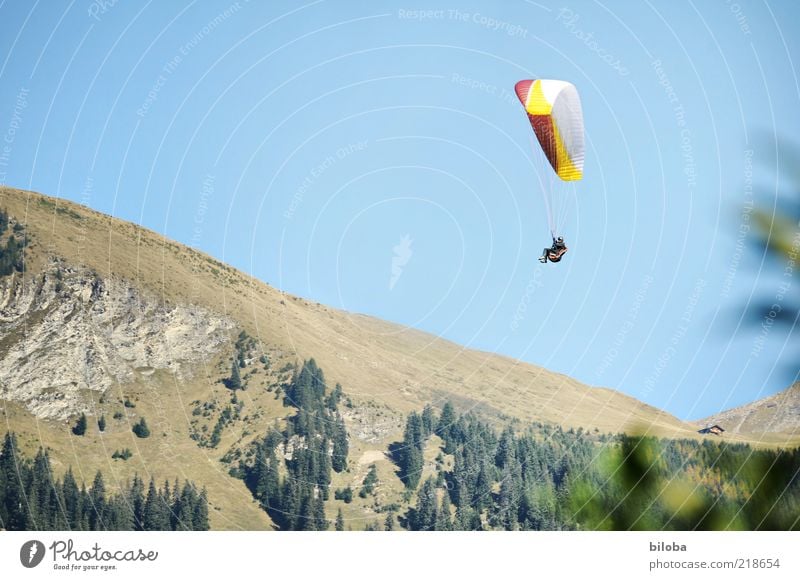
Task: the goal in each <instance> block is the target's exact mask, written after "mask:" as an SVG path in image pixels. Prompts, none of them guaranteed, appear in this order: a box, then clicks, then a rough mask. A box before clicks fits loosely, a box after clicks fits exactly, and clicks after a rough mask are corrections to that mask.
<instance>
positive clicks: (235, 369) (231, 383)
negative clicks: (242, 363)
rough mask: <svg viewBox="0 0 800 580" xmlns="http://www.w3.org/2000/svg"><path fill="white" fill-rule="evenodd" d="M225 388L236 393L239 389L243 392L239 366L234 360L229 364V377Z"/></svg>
mask: <svg viewBox="0 0 800 580" xmlns="http://www.w3.org/2000/svg"><path fill="white" fill-rule="evenodd" d="M227 386H228V388H229V389H231V390H233V391H236V390H239V389H242V390H244V386H243V385H242V377H241V375H240V374H239V364H238V363H237V361H236V360H235V359H234V361H233V362H232V363H231V376H230V378H229V379H228V382H227Z"/></svg>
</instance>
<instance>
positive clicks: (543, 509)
mask: <svg viewBox="0 0 800 580" xmlns="http://www.w3.org/2000/svg"><path fill="white" fill-rule="evenodd" d="M284 390H285V401H284V403H285V404H286V405H287V406H291V407H294V408H295V409H296V413H295V415H293V416H291V417H290V418H289V420H288V421H287V423H286V428H285V429H284V430H279V429H278V428H274V429H272V430H270V431H269V432H268V433H267V435H266V436H265V437H264V438H263V439H262V440H261V441H259V442H258V444H257V445H256V450H255V454H254V457H255V459H254V461H252V462H246V461H242V462H241V463H240V465H239V467H238V469H235V470H234V473H238V475H239V476H240V477H243V478H244V480H245V482H246V484H247V485H248V487H249V488H250V490H251V492H252V493H253V495H254V497H255V498H256V499H257V500H258V501H259V502H260V504H261V506H262V507H263V509H265V510H266V511H267V513H268V514H269V515H270V517H271V518H272V520H273V521H274V522H275V523H276V525H277V526H278V528H279V529H281V530H325V529H328V528H329V527H330V526H331V524H333V523H335V526H334V527H335V529H344V522H343V521H342V517H341V510H339V511H338V512H337V514H336V515H332V514H326V513H325V501H326V500H328V499H329V494H330V490H329V487H330V481H331V470H334V471H337V472H341V471H342V470H344V469H346V468H347V445H348V444H347V433H346V431H345V428H344V422H343V420H342V417H341V415H340V413H339V410H338V404H339V401H340V399H341V397H342V393H341V388H340V387H339V386H338V385H337V387H336V389H335V390H333V391H331V392H329V391H328V389H327V386H326V384H325V379H324V376H323V373H322V370H321V369H319V367H318V366H317V365H316V363H315V362H314V361H313V360H310V361H307V362H306V363H305V364H304V365H303V367H302V370H300V372H299V373H296V374H295V376H294V378H293V379H292V381H291V382H290V383H289V384H288V385H286V386H285V388H284ZM432 445H433V446H434V447H437V449H434V453H436V459H435V462H434V464H435V465H434V466H433V469H428V470H427V472H426V470H425V450H426V447H427V448H428V449H429V450H430V446H432ZM388 451H389V453H390V454H391V456H392V457H393V459H394V461H395V463H396V466H397V477H398V478H399V479H400V481H402V483H403V485H404V486H405V488H406V493H405V498H406V499H407V500H408V501H407V504H408V505H407V507H405V508H403V507H400V508H399V509H398V510H397V511H399V513H398V518H397V520H398V523H399V526H400V527H402V528H404V529H408V530H493V529H495V530H629V529H631V530H662V529H663V530H693V529H698V530H725V529H731V530H762V529H763V530H796V529H800V450H798V449H794V450H780V451H778V450H771V449H754V448H752V447H750V446H749V445H744V444H728V443H725V442H720V441H712V440H705V441H697V440H669V439H656V438H652V437H633V436H628V435H609V434H602V433H599V432H596V431H595V432H588V431H584V430H582V429H578V430H573V429H569V430H565V429H562V428H561V427H558V426H552V425H545V424H541V423H535V424H532V425H529V426H527V427H521V428H516V429H515V428H513V427H511V426H508V427H506V428H505V429H503V430H501V431H498V430H497V429H496V428H495V427H494V426H493V425H492V424H490V423H489V422H488V421H486V420H483V419H481V418H480V417H479V416H478V415H475V414H472V413H466V414H458V413H457V412H456V411H455V409H454V407H453V405H452V404H450V403H446V404H445V405H444V406H443V407H442V409H441V411H439V412H437V411H436V410H435V409H433V408H432V407H431V406H427V407H425V409H424V410H422V412H420V413H416V412H414V413H411V414H410V415H409V416H408V417H407V420H406V426H405V430H404V436H403V440H402V441H400V442H396V443H394V444H392V445H390V447H389V449H388ZM448 466H449V467H448ZM423 473H430V475H426V476H425V477H424V478H423V477H422V476H423ZM375 480H376V478H375V472H374V470H371V471H370V475H368V479H367V480H365V483H364V485H366V484H367V482H369V486H370V493H371V491H372V489H371V487H372V486H374V484H375ZM365 495H367V494H363V493H362V494H361V497H365ZM334 500H335V501H336V502H339V501H341V502H342V505H343V504H348V503H350V502H351V501H352V500H353V492H352V489H351V488H349V487H348V488H345V489H342V490H336V493H335V494H334ZM369 529H376V527H375V526H372V527H370V528H369ZM382 529H394V515H393V514H392V513H389V515H388V517H387V518H386V524H385V526H383V528H382Z"/></svg>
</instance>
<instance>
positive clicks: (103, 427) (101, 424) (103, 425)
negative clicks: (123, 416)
mask: <svg viewBox="0 0 800 580" xmlns="http://www.w3.org/2000/svg"><path fill="white" fill-rule="evenodd" d="M97 428H98V429H99V430H100V431H101V432H102V431H105V430H106V416H105V415H100V418H99V419H98V420H97Z"/></svg>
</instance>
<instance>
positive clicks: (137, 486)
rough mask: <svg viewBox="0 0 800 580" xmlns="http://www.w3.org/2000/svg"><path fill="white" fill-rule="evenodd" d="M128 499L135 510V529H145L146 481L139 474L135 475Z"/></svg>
mask: <svg viewBox="0 0 800 580" xmlns="http://www.w3.org/2000/svg"><path fill="white" fill-rule="evenodd" d="M128 499H129V502H130V506H131V510H132V512H133V529H134V530H144V529H145V527H144V506H145V499H144V482H143V481H142V479H141V478H140V477H139V475H138V474H136V475H134V476H133V483H132V484H131V487H130V491H129V492H128Z"/></svg>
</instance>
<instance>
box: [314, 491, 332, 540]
mask: <svg viewBox="0 0 800 580" xmlns="http://www.w3.org/2000/svg"><path fill="white" fill-rule="evenodd" d="M328 526H330V522H328V519H327V518H326V517H325V500H323V499H322V494H319V495H318V496H317V498H316V499H315V500H314V527H313V529H315V530H317V531H319V532H323V531H325V530H327V529H328Z"/></svg>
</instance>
